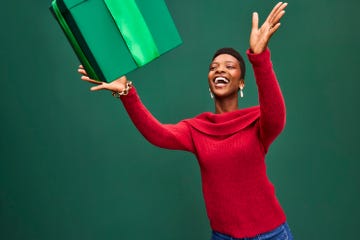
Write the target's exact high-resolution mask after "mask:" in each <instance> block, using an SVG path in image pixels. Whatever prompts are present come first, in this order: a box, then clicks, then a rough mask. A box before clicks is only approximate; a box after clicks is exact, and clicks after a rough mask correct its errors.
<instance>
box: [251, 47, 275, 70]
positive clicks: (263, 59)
mask: <svg viewBox="0 0 360 240" xmlns="http://www.w3.org/2000/svg"><path fill="white" fill-rule="evenodd" d="M246 54H247V56H248V58H249V61H250V62H251V64H252V65H253V66H258V65H263V64H264V63H265V64H266V63H269V62H270V57H271V53H270V49H269V48H266V49H265V50H264V51H263V52H262V53H258V54H255V53H252V52H251V51H250V49H248V50H247V51H246Z"/></svg>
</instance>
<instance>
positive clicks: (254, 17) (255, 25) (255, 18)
mask: <svg viewBox="0 0 360 240" xmlns="http://www.w3.org/2000/svg"><path fill="white" fill-rule="evenodd" d="M258 28H259V15H258V13H257V12H254V13H253V15H252V29H253V30H257V29H258Z"/></svg>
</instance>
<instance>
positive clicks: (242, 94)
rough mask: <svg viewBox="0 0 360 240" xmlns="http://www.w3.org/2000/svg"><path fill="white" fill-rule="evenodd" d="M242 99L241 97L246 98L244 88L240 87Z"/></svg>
mask: <svg viewBox="0 0 360 240" xmlns="http://www.w3.org/2000/svg"><path fill="white" fill-rule="evenodd" d="M240 97H241V98H243V97H244V92H243V87H240Z"/></svg>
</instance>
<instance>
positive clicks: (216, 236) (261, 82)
mask: <svg viewBox="0 0 360 240" xmlns="http://www.w3.org/2000/svg"><path fill="white" fill-rule="evenodd" d="M286 6H287V3H282V2H280V3H278V4H277V5H276V6H275V7H274V8H273V10H272V11H271V13H270V14H269V16H268V18H267V19H266V21H265V22H264V24H263V25H262V26H261V27H260V28H259V27H258V15H257V13H253V16H252V30H251V34H250V49H249V50H248V51H247V56H248V58H249V60H250V62H251V64H252V67H253V70H254V73H255V78H256V83H257V85H258V93H259V103H260V104H259V106H255V107H250V108H246V109H239V107H238V98H239V91H240V95H241V96H242V89H243V88H244V76H245V65H244V61H243V59H242V57H241V55H240V54H239V53H238V52H236V51H235V50H234V49H232V48H223V49H219V50H218V51H217V52H216V53H215V55H214V57H213V59H212V62H211V64H210V68H209V74H208V81H209V89H210V93H211V95H212V96H213V98H214V103H215V113H209V112H205V113H203V114H200V115H198V116H197V117H195V118H192V119H185V120H183V121H180V122H179V123H177V124H162V123H160V122H159V121H158V120H157V119H155V118H154V117H153V116H152V115H151V113H150V112H149V111H148V110H147V109H146V108H145V106H144V105H143V104H142V103H141V100H140V98H139V97H138V95H137V93H136V89H135V88H134V87H133V86H132V84H131V82H129V81H128V80H127V78H126V77H125V76H124V77H121V78H119V79H117V80H115V81H114V82H111V83H99V82H97V81H94V80H92V79H89V77H87V75H86V72H85V70H84V69H83V68H82V66H80V67H79V70H78V71H79V73H81V74H82V75H83V76H82V77H81V78H82V79H83V80H84V81H87V82H91V83H95V84H97V86H93V87H92V88H91V90H93V91H96V90H101V89H106V90H110V91H112V92H113V95H114V96H119V97H120V99H121V101H122V102H123V104H124V106H125V108H126V110H127V112H128V114H129V116H130V118H131V120H132V121H133V123H134V124H135V126H136V127H137V128H138V130H139V131H140V132H141V133H142V134H143V135H144V137H145V138H146V139H147V140H148V141H150V142H151V143H152V144H154V145H156V146H159V147H162V148H167V149H178V150H185V151H189V152H192V153H194V154H195V155H196V157H197V159H198V162H199V165H200V169H201V178H202V188H203V195H204V199H205V205H206V210H207V215H208V217H209V220H210V224H211V228H212V230H213V234H212V239H213V240H222V239H244V238H246V239H292V236H291V233H290V230H289V227H288V225H287V223H286V217H285V214H284V212H283V210H282V208H281V206H280V204H279V202H278V200H277V199H276V196H275V193H274V192H275V191H274V187H273V185H272V184H271V183H270V181H269V179H268V178H267V176H266V166H265V155H266V153H267V151H268V148H269V146H270V144H271V143H272V142H273V141H274V139H275V138H276V137H277V136H278V135H279V134H280V132H281V131H282V129H283V127H284V125H285V104H284V100H283V97H282V94H281V90H280V87H279V85H278V82H277V79H276V76H275V73H274V71H273V68H272V63H271V60H270V50H269V49H268V47H267V45H268V42H269V40H270V38H271V36H272V35H273V34H274V33H275V32H276V31H277V30H278V28H279V27H280V22H279V21H280V19H281V18H282V16H283V15H284V14H285V11H284V9H285V8H286Z"/></svg>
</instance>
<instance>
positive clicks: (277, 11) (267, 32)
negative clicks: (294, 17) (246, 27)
mask: <svg viewBox="0 0 360 240" xmlns="http://www.w3.org/2000/svg"><path fill="white" fill-rule="evenodd" d="M286 6H287V3H282V2H279V3H278V4H276V5H275V7H274V8H273V9H272V11H271V12H270V14H269V16H268V17H267V19H266V20H265V22H264V23H263V25H262V26H261V27H260V28H259V16H258V14H257V13H256V12H254V13H253V15H252V29H251V34H250V50H251V52H252V53H255V54H258V53H261V52H263V51H264V50H265V49H266V48H267V45H268V42H269V40H270V38H271V36H272V35H273V34H274V33H275V32H276V31H277V30H278V29H279V27H280V19H281V18H282V17H283V16H284V14H285V10H284V9H285V8H286Z"/></svg>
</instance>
